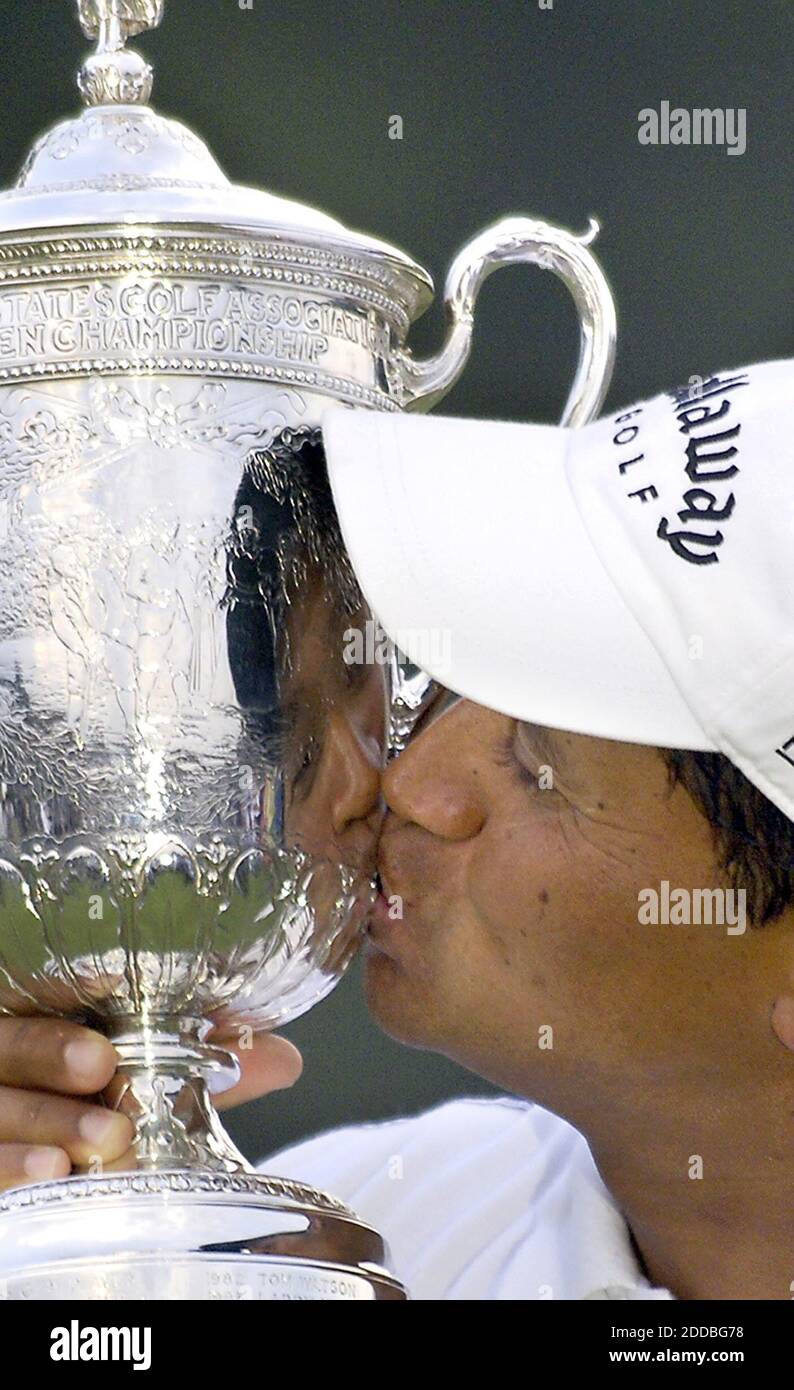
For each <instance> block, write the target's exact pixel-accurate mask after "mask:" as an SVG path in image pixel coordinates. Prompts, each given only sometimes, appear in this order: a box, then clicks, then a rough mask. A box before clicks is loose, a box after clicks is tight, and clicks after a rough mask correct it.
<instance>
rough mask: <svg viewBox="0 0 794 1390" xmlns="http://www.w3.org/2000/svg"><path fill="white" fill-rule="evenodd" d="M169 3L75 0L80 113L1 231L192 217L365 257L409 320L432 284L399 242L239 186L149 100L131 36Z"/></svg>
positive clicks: (41, 146)
mask: <svg viewBox="0 0 794 1390" xmlns="http://www.w3.org/2000/svg"><path fill="white" fill-rule="evenodd" d="M164 4H165V0H77V5H78V11H79V17H80V23H81V25H82V28H83V32H84V33H85V34H86V35H87V36H88V37H89V38H91V39H95V40H96V42H97V48H96V50H95V52H94V53H92V54H90V55H89V57H88V58H87V59H86V61H85V62H84V64H83V66H82V68H81V69H80V73H79V76H78V86H79V89H80V93H81V96H82V98H83V102H84V103H85V108H86V109H85V110H83V112H82V113H81V114H80V115H79V116H76V117H73V118H71V119H68V120H65V121H61V122H59V123H58V124H57V125H56V126H54V127H53V128H52V129H51V130H49V131H48V132H47V133H46V134H45V135H43V136H42V137H41V138H40V139H39V140H38V141H37V142H36V144H35V145H34V146H33V149H32V150H31V152H30V154H29V156H28V158H27V160H26V161H25V164H24V166H23V168H22V171H21V173H20V175H19V178H18V180H17V183H16V185H15V187H13V188H11V189H9V190H8V191H6V192H4V193H2V194H0V235H6V234H9V233H11V234H13V233H15V232H30V231H34V230H38V231H43V230H47V231H52V230H54V229H56V228H75V227H86V228H88V227H90V228H92V229H94V230H95V229H97V228H101V227H104V226H107V227H110V226H113V227H116V228H118V227H119V226H124V225H127V226H130V227H135V228H136V229H140V228H141V227H147V226H148V227H152V229H159V228H162V227H164V226H165V227H178V228H184V227H186V226H193V227H198V228H215V229H217V230H219V231H223V232H231V231H235V232H237V231H240V232H244V233H247V234H249V235H253V236H258V237H262V238H264V239H267V240H268V241H273V240H276V241H286V242H291V243H294V242H298V243H300V244H302V245H308V246H311V247H312V248H316V249H318V250H319V251H322V250H323V249H324V248H325V249H328V250H329V251H333V252H334V253H335V254H337V255H338V253H340V252H341V253H345V252H348V253H350V254H351V255H354V256H357V257H360V256H362V255H363V256H364V257H366V258H368V259H372V260H375V261H377V262H378V263H380V264H381V265H382V266H383V267H384V268H387V269H388V270H389V271H390V272H391V275H392V276H393V277H394V279H395V280H396V282H397V284H398V285H399V287H400V290H401V297H403V299H404V304H405V309H406V312H407V314H408V316H409V319H415V318H416V317H418V315H419V314H421V313H422V312H423V311H424V310H425V309H426V308H427V306H428V304H429V303H430V302H431V300H432V297H433V281H432V279H431V277H430V276H429V275H428V273H427V271H425V270H423V269H422V267H421V266H419V265H417V264H416V262H414V261H413V260H411V258H410V257H409V256H407V255H406V254H405V253H404V252H403V251H400V250H399V249H398V248H397V247H394V246H391V245H389V244H388V243H386V242H383V241H379V240H377V239H376V238H374V237H370V236H367V235H365V234H364V233H361V232H354V231H351V230H349V229H348V228H347V227H345V226H344V224H343V223H342V222H339V221H337V220H336V219H335V218H333V217H330V216H329V215H328V214H327V213H323V212H320V211H318V210H317V209H316V208H313V207H310V206H308V205H307V204H305V203H298V202H293V201H292V200H291V199H289V198H281V197H278V196H277V195H276V194H273V193H268V192H265V191H263V190H260V189H255V188H248V187H245V186H242V185H239V184H233V183H231V182H230V180H229V179H227V177H226V176H225V174H224V173H223V171H222V170H221V168H220V166H219V165H218V163H217V161H216V160H215V159H214V157H213V155H212V154H211V153H210V151H209V149H208V147H207V146H206V145H205V143H204V142H203V140H200V139H199V138H198V136H196V135H195V134H194V133H193V132H192V131H191V130H189V129H188V127H187V126H184V125H182V124H181V123H180V122H179V121H175V120H172V119H170V118H166V117H164V116H161V115H160V114H159V113H157V112H156V111H154V110H153V109H152V108H151V107H150V106H149V105H148V101H149V96H150V94H151V87H152V70H151V68H150V66H149V64H148V63H147V62H146V60H145V59H144V58H143V57H142V56H141V55H140V54H139V53H136V52H135V51H134V50H132V49H129V48H127V46H126V44H127V40H128V39H130V38H132V37H134V36H135V35H136V34H138V33H141V32H143V31H144V30H146V29H151V28H154V27H156V26H157V25H158V24H159V23H160V20H161V19H162V15H163V9H164Z"/></svg>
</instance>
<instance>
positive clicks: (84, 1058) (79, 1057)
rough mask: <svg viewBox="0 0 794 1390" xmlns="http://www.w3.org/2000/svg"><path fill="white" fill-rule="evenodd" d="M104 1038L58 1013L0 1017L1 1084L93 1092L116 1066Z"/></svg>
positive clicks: (71, 1091)
mask: <svg viewBox="0 0 794 1390" xmlns="http://www.w3.org/2000/svg"><path fill="white" fill-rule="evenodd" d="M118 1060H119V1059H118V1056H117V1054H116V1051H115V1049H114V1047H113V1046H112V1044H111V1043H109V1042H108V1040H107V1038H103V1037H102V1034H101V1033H95V1032H93V1030H92V1029H90V1028H82V1027H81V1026H80V1025H79V1024H77V1023H70V1022H69V1021H68V1020H67V1019H60V1018H0V1085H3V1086H25V1087H28V1088H30V1089H33V1090H36V1089H41V1090H47V1091H59V1092H61V1093H62V1094H63V1095H76V1096H82V1095H95V1094H96V1093H97V1091H101V1090H102V1089H103V1087H105V1086H106V1085H107V1083H108V1082H109V1081H110V1078H111V1077H112V1075H113V1073H114V1072H115V1070H116V1067H117V1066H118Z"/></svg>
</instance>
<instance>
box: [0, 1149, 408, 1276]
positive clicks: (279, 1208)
mask: <svg viewBox="0 0 794 1390" xmlns="http://www.w3.org/2000/svg"><path fill="white" fill-rule="evenodd" d="M0 1232H2V1240H1V1241H0V1298H3V1299H6V1300H21V1299H26V1300H28V1299H29V1300H39V1299H47V1300H50V1299H55V1300H67V1301H73V1300H74V1301H77V1302H82V1301H90V1302H94V1301H96V1300H103V1299H105V1300H121V1301H126V1300H133V1301H150V1300H152V1299H156V1300H167V1299H168V1300H170V1299H190V1300H202V1301H203V1300H206V1301H212V1300H217V1299H227V1300H247V1301H254V1302H271V1301H279V1300H285V1301H290V1302H292V1301H301V1302H306V1301H310V1302H336V1301H345V1302H349V1301H351V1300H353V1301H364V1302H372V1301H375V1300H380V1299H395V1300H404V1299H406V1298H407V1294H406V1291H405V1289H404V1288H403V1286H402V1285H401V1284H400V1283H399V1281H398V1280H397V1279H395V1278H394V1277H393V1276H392V1275H391V1274H390V1273H389V1271H388V1269H387V1267H386V1263H387V1260H388V1252H387V1249H386V1246H385V1243H384V1241H383V1239H382V1238H381V1237H380V1236H379V1235H378V1234H377V1232H376V1231H374V1230H373V1229H372V1227H370V1226H367V1225H366V1224H365V1223H364V1222H362V1221H360V1220H359V1219H358V1217H357V1216H356V1215H355V1213H354V1212H352V1211H351V1210H350V1209H349V1208H348V1207H346V1206H344V1205H343V1204H342V1203H341V1202H338V1201H337V1200H336V1199H335V1198H333V1197H328V1196H327V1195H326V1194H325V1193H322V1192H318V1191H316V1190H315V1189H314V1188H311V1187H306V1186H304V1185H303V1184H302V1183H295V1182H290V1181H288V1180H286V1179H283V1178H276V1177H267V1176H265V1175H262V1176H260V1175H258V1174H253V1173H201V1172H190V1171H187V1170H185V1171H177V1170H167V1171H163V1172H151V1173H146V1172H136V1173H118V1174H113V1175H104V1176H101V1177H99V1176H97V1177H72V1178H63V1179H61V1180H60V1181H57V1182H49V1183H37V1184H34V1185H33V1186H31V1187H25V1188H17V1189H14V1190H13V1191H11V1192H7V1193H5V1195H3V1196H0Z"/></svg>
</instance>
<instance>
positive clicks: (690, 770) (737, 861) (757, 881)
mask: <svg viewBox="0 0 794 1390" xmlns="http://www.w3.org/2000/svg"><path fill="white" fill-rule="evenodd" d="M660 752H661V754H662V757H663V758H664V761H665V762H666V764H667V768H668V771H669V774H670V783H671V786H675V785H676V783H680V784H681V786H683V787H685V788H686V790H687V791H688V792H689V795H690V796H691V797H692V800H693V801H694V803H695V805H696V806H697V807H698V810H700V811H701V812H702V813H703V815H704V816H705V817H706V819H707V820H708V821H709V823H710V825H711V827H712V831H713V833H714V843H715V848H716V850H717V853H718V857H719V866H720V869H721V870H722V871H723V872H724V873H726V874H727V876H728V881H729V884H730V886H731V887H732V888H735V889H739V888H744V889H745V890H746V893H747V915H748V917H749V918H750V921H751V922H752V923H753V925H754V926H760V925H761V924H762V923H764V922H772V921H774V919H775V918H776V917H779V916H780V914H781V913H782V912H783V911H784V910H785V909H786V908H787V907H791V906H793V905H794V822H792V821H790V820H789V819H788V817H787V816H784V814H783V812H782V811H780V810H778V808H777V806H775V805H773V803H772V802H771V801H770V800H769V799H768V798H767V797H765V796H764V794H763V792H761V791H759V789H758V787H756V786H754V785H753V783H752V782H750V781H749V780H748V779H747V778H746V777H745V775H744V773H743V772H741V771H740V770H739V768H738V767H735V766H734V764H733V763H732V762H731V761H730V759H729V758H726V757H725V756H724V754H722V753H698V752H690V751H684V750H682V749H669V748H662V749H660Z"/></svg>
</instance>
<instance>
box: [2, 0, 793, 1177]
mask: <svg viewBox="0 0 794 1390" xmlns="http://www.w3.org/2000/svg"><path fill="white" fill-rule="evenodd" d="M0 39H1V40H2V42H1V43H0V73H2V78H1V80H0V118H1V121H2V132H3V141H2V148H1V149H0V163H1V164H2V169H1V170H0V173H1V174H2V183H3V184H8V183H10V182H11V181H13V179H14V178H15V177H16V174H17V171H18V169H19V167H20V165H21V164H22V161H23V159H24V157H25V155H26V154H27V151H28V148H29V146H30V144H31V142H32V141H33V139H34V138H35V137H36V136H37V135H38V134H39V133H41V131H42V130H44V129H45V128H46V127H47V126H49V125H50V124H52V123H53V122H54V121H56V120H58V119H61V118H62V117H64V116H65V115H67V114H70V113H72V112H73V111H74V110H75V108H76V106H77V104H78V102H77V94H76V88H75V85H74V73H75V70H76V67H77V64H78V61H79V59H80V57H81V55H82V54H83V53H85V52H86V51H87V49H88V44H87V43H86V41H85V40H84V39H83V37H82V34H81V32H80V30H79V27H78V24H77V21H76V5H75V4H74V0H26V3H24V4H20V2H19V0H0ZM138 46H139V47H140V48H141V49H142V51H143V52H145V53H146V55H147V57H149V58H150V59H151V60H152V61H153V63H154V66H155V88H154V96H153V104H154V105H155V106H156V107H158V108H159V109H160V110H162V111H163V112H165V113H166V114H171V115H174V116H177V117H178V118H179V119H181V120H183V121H185V122H186V123H187V124H188V125H190V126H192V127H193V128H194V129H195V130H196V131H197V133H198V134H199V135H201V136H202V137H203V138H204V139H206V140H207V141H208V143H209V145H210V147H211V149H212V150H213V152H214V154H215V155H216V157H217V158H218V160H219V161H220V163H221V165H222V166H223V167H224V168H225V170H226V172H227V173H228V174H229V176H230V177H231V178H233V179H235V180H237V181H240V182H244V183H250V184H257V185H260V186H264V187H267V188H270V189H272V190H273V191H274V192H277V193H280V194H284V195H286V196H289V197H292V198H296V199H299V200H301V201H304V202H309V203H313V204H316V205H317V206H319V207H321V208H323V209H324V210H326V211H327V212H330V213H332V214H333V215H335V216H336V217H338V218H340V219H341V220H342V221H343V222H345V223H346V224H347V225H348V226H350V227H354V228H360V229H362V230H366V231H369V232H371V233H373V234H375V235H376V236H379V237H381V238H383V239H384V240H387V241H391V242H393V243H396V244H397V245H399V246H402V247H404V248H405V249H406V250H407V251H409V252H410V254H411V255H413V256H414V257H415V258H416V259H417V260H418V261H420V262H421V263H422V264H423V265H425V266H426V267H427V268H428V269H429V270H430V271H431V273H432V274H433V276H434V279H435V281H436V283H437V285H439V286H440V285H442V284H443V280H444V275H445V272H446V267H447V265H448V263H449V261H450V259H451V258H452V256H453V254H454V252H455V251H456V250H457V248H458V247H459V246H460V245H461V243H462V242H464V241H465V240H467V239H468V238H469V237H470V236H472V235H473V234H474V233H475V232H477V231H478V230H480V229H481V228H483V227H484V226H487V225H488V224H489V223H491V222H493V221H495V220H496V218H498V217H500V216H502V215H504V214H506V213H510V212H520V213H526V214H531V215H534V216H541V217H544V218H545V219H547V220H549V221H552V222H558V223H560V224H562V225H563V226H567V227H570V228H571V229H573V230H577V231H578V230H583V229H584V228H585V227H586V225H587V219H588V216H589V215H590V214H593V215H595V216H597V217H598V218H599V219H600V220H601V221H602V227H603V230H602V234H601V236H600V238H599V239H598V241H597V243H596V246H595V249H596V253H597V254H598V256H599V257H600V259H601V262H602V265H603V266H604V269H605V270H606V272H607V275H608V276H609V279H610V281H611V283H612V286H613V289H614V292H615V297H616V300H617V304H618V314H619V338H618V359H617V368H616V371H615V376H614V381H613V385H612V389H611V392H610V395H609V399H608V402H607V408H614V407H617V406H619V405H623V404H627V403H630V402H631V401H634V400H637V399H642V398H643V397H645V396H647V395H650V394H653V393H655V392H656V391H658V390H661V389H663V388H666V387H671V386H674V385H676V384H678V383H679V382H682V381H685V380H686V379H687V378H688V377H689V376H690V375H692V374H693V373H698V374H701V375H702V374H705V373H706V372H708V371H711V370H714V369H719V368H725V367H731V366H737V365H741V364H744V363H747V362H751V361H753V360H757V359H763V358H772V357H785V356H788V355H792V354H794V314H793V312H792V311H793V309H794V305H793V303H792V298H793V297H792V285H793V284H794V271H793V269H792V265H793V259H794V252H793V251H792V225H793V224H794V217H792V212H793V211H794V138H792V134H793V133H792V125H793V124H794V119H793V116H792V103H791V83H792V72H794V6H792V4H791V0H764V3H763V4H752V5H751V4H749V3H747V0H554V4H553V8H551V9H541V8H539V7H538V5H537V4H536V3H535V0H497V3H494V0H446V3H445V2H444V0H370V3H365V2H364V0H354V2H353V3H345V0H337V3H335V4H333V5H328V4H327V3H320V0H300V3H292V0H254V5H253V9H252V10H243V9H240V7H239V5H238V0H167V3H166V9H165V19H164V22H163V25H162V27H161V28H160V29H159V30H157V31H156V32H155V33H153V34H149V35H146V36H145V37H144V38H142V39H141V40H139V41H138ZM663 100H667V101H669V102H670V103H671V105H673V106H677V105H680V106H685V107H688V108H692V107H695V106H706V107H733V108H737V107H744V108H746V110H747V151H746V153H745V154H744V155H742V156H741V157H736V156H732V155H728V154H727V152H726V150H725V149H724V148H719V147H697V146H693V147H686V146H668V147H661V146H660V147H647V146H642V145H640V144H639V143H638V140H637V129H638V122H637V115H638V112H639V111H640V110H641V109H642V108H643V107H648V106H652V107H655V108H656V109H658V108H659V105H660V103H661V102H662V101H663ZM393 115H400V116H401V117H402V120H403V139H402V140H391V139H389V136H388V129H389V118H390V117H391V116H393ZM477 327H478V332H477V335H476V338H475V346H474V352H473V356H472V360H471V362H470V363H469V366H468V367H467V369H466V371H465V373H464V375H463V378H462V380H461V382H460V383H459V384H458V385H457V386H456V387H455V389H454V390H453V391H452V392H451V394H450V395H449V396H448V397H447V398H446V400H445V402H444V404H443V407H442V409H443V411H444V412H445V413H446V414H450V415H474V416H486V417H487V416H490V417H492V418H496V419H517V420H530V419H531V420H539V421H553V420H554V419H555V418H556V417H557V415H558V413H559V410H560V408H561V405H562V403H563V401H564V398H565V395H566V392H567V388H568V384H569V380H570V377H571V373H572V370H573V366H574V364H575V360H576V354H577V341H578V326H577V320H576V315H575V311H574V308H573V303H572V301H571V300H570V299H569V297H568V293H567V291H566V290H565V289H564V288H563V286H562V285H561V284H560V283H559V282H558V281H557V280H556V279H555V278H554V277H553V276H549V275H544V274H543V273H542V272H541V271H539V270H533V271H532V272H531V273H527V272H526V271H525V270H522V269H520V268H511V269H509V270H504V271H502V272H501V273H500V274H499V275H498V276H495V277H493V278H492V279H491V280H489V282H488V284H487V286H486V288H485V289H484V291H483V293H482V295H481V297H480V302H479V304H478V325H477ZM442 328H443V321H442V315H441V312H440V309H439V307H438V305H436V306H435V307H434V309H433V310H431V311H430V312H429V313H428V314H427V315H426V317H425V318H424V319H423V320H422V321H421V322H420V323H419V324H418V325H416V327H415V329H414V330H413V334H412V338H411V342H412V345H414V347H415V349H416V351H417V352H418V353H419V354H423V353H425V352H428V351H431V350H433V349H434V348H435V347H436V346H437V345H438V344H439V343H440V339H441V334H442ZM285 1031H286V1033H287V1034H288V1036H290V1037H291V1038H293V1039H294V1040H295V1041H296V1042H297V1043H298V1045H299V1046H300V1047H301V1048H302V1050H303V1053H304V1058H305V1071H304V1075H303V1078H302V1080H301V1081H300V1083H299V1085H298V1086H297V1087H296V1088H295V1089H294V1091H293V1092H291V1093H289V1094H287V1093H284V1094H281V1095H277V1096H275V1097H273V1098H271V1099H267V1100H265V1101H262V1102H258V1103H256V1104H253V1105H249V1106H246V1107H243V1108H241V1109H240V1110H239V1111H237V1112H236V1113H235V1115H234V1116H233V1117H232V1119H231V1121H230V1123H229V1128H230V1130H231V1131H232V1132H233V1134H234V1137H235V1139H236V1140H237V1142H238V1143H240V1144H241V1145H242V1146H243V1147H244V1148H245V1149H246V1150H247V1151H248V1152H249V1153H250V1154H252V1155H264V1154H265V1153H267V1152H270V1151H272V1150H274V1149H276V1148H278V1147H281V1146H283V1145H285V1144H287V1143H290V1142H293V1141H295V1140H297V1139H299V1138H301V1137H303V1136H306V1135H309V1134H312V1133H315V1132H317V1131H318V1130H320V1129H324V1128H328V1127H329V1126H332V1125H335V1124H339V1123H349V1122H351V1121H354V1120H372V1119H377V1118H380V1117H386V1116H391V1115H396V1114H400V1113H405V1112H410V1111H416V1110H419V1109H421V1108H422V1107H424V1106H427V1105H430V1104H432V1103H434V1102H436V1101H438V1100H440V1099H442V1098H444V1097H446V1096H451V1095H453V1094H457V1093H467V1094H487V1093H489V1091H490V1090H491V1088H490V1087H489V1086H488V1085H487V1084H486V1083H484V1082H481V1081H479V1080H478V1079H477V1078H475V1077H473V1076H471V1075H469V1074H468V1073H465V1072H463V1071H462V1070H460V1069H459V1068H457V1067H455V1066H453V1065H452V1064H451V1063H448V1062H446V1061H444V1060H443V1059H440V1058H437V1057H434V1056H431V1055H430V1054H427V1053H422V1052H419V1051H416V1050H411V1049H407V1048H402V1047H399V1046H397V1045H396V1044H395V1043H392V1042H391V1041H390V1040H389V1039H387V1038H385V1037H384V1036H383V1035H382V1034H381V1033H380V1032H379V1031H378V1030H377V1029H376V1028H375V1026H374V1025H373V1024H372V1023H371V1022H370V1020H369V1018H368V1016H367V1014H366V1011H365V1009H364V1006H363V1003H362V1000H361V992H360V988H359V980H358V971H357V970H356V969H355V968H354V969H353V970H352V971H351V972H350V973H349V975H348V977H347V978H346V979H345V980H344V981H343V982H342V984H341V985H340V986H339V988H338V989H337V990H336V991H335V992H334V993H333V994H332V995H331V997H330V998H329V999H327V1000H326V1001H325V1002H324V1003H323V1004H321V1005H319V1006H318V1007H317V1008H316V1009H314V1010H313V1011H312V1012H311V1013H310V1014H308V1015H307V1016H306V1017H304V1018H303V1019H300V1020H298V1021H297V1022H296V1023H295V1024H293V1025H292V1026H291V1027H289V1028H287V1029H286V1030H285Z"/></svg>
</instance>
